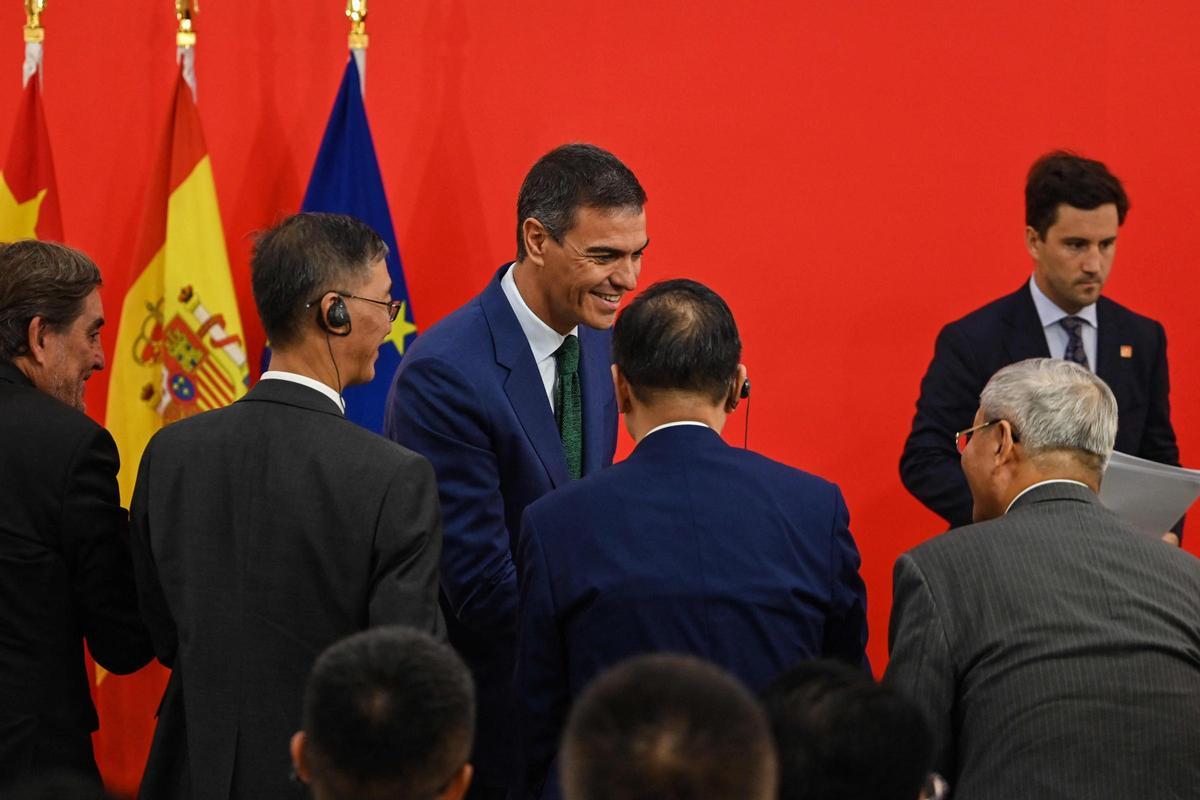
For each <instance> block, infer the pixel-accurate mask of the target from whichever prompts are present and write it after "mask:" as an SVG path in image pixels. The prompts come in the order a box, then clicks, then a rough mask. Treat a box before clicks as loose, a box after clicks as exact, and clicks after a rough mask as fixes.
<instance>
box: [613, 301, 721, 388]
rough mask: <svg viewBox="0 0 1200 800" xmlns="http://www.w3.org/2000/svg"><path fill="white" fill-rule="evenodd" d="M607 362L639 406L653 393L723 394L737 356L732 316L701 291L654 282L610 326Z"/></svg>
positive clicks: (718, 302)
mask: <svg viewBox="0 0 1200 800" xmlns="http://www.w3.org/2000/svg"><path fill="white" fill-rule="evenodd" d="M612 350H613V363H614V364H616V365H617V367H619V368H620V370H621V373H622V374H623V375H624V376H625V379H626V380H627V381H629V385H630V387H631V388H632V389H633V391H634V393H635V394H636V395H637V396H638V397H639V398H640V399H642V400H643V401H644V400H645V399H646V397H647V396H648V395H649V394H650V393H653V392H654V391H655V390H677V391H688V392H697V393H702V394H704V395H705V396H707V397H708V398H709V399H711V400H712V401H713V402H718V401H720V400H721V398H723V397H725V396H726V395H728V393H729V388H730V385H731V383H732V381H733V379H734V378H735V377H736V375H737V367H738V361H739V360H740V359H741V357H742V340H741V338H740V337H739V336H738V329H737V323H735V322H734V321H733V312H731V311H730V310H729V306H727V305H726V304H725V301H724V300H722V299H721V297H720V295H718V294H717V293H716V292H714V291H713V290H712V289H709V288H708V287H707V286H705V285H703V284H701V283H697V282H696V281H691V280H687V279H683V278H679V279H675V280H669V281H660V282H659V283H656V284H654V285H653V286H651V287H650V288H649V289H647V290H646V291H644V292H642V293H641V294H639V295H638V296H637V297H636V298H634V300H633V302H631V303H630V304H629V305H628V306H626V308H625V310H624V311H622V312H621V314H620V316H618V317H617V322H616V325H614V326H613V340H612Z"/></svg>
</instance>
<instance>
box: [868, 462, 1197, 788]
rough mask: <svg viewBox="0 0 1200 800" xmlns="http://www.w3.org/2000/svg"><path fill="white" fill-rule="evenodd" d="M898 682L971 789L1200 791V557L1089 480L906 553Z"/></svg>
mask: <svg viewBox="0 0 1200 800" xmlns="http://www.w3.org/2000/svg"><path fill="white" fill-rule="evenodd" d="M893 588H894V599H893V605H892V619H891V629H890V631H889V642H888V644H889V649H890V652H891V662H890V663H889V664H888V668H887V673H886V675H885V676H884V680H885V681H887V682H889V683H891V684H892V685H893V686H895V688H896V689H898V690H899V691H901V692H903V693H904V694H906V695H908V696H910V697H911V698H913V699H914V700H916V701H917V703H918V704H919V705H920V706H921V707H922V709H923V710H924V711H925V713H926V715H927V717H928V719H929V721H930V723H931V725H932V728H933V733H934V741H935V752H936V764H935V769H937V770H938V771H939V772H941V773H942V774H943V775H945V776H946V777H947V778H948V779H950V782H951V787H952V788H953V790H954V797H955V800H972V799H973V798H1004V799H1005V800H1011V798H1014V797H1036V798H1059V797H1061V798H1082V797H1097V798H1098V797H1114V798H1115V797H1121V798H1126V797H1155V798H1170V797H1180V798H1182V797H1195V795H1196V792H1197V791H1200V561H1198V560H1197V559H1196V558H1195V557H1194V556H1192V555H1190V554H1189V553H1186V552H1183V551H1181V550H1180V549H1178V548H1176V547H1171V546H1169V545H1167V544H1164V543H1163V542H1162V541H1160V540H1159V539H1157V538H1155V537H1148V536H1144V535H1141V534H1137V533H1135V532H1134V531H1133V530H1132V529H1131V528H1129V527H1127V526H1126V525H1125V524H1124V523H1123V522H1121V520H1119V519H1118V518H1117V517H1116V516H1115V515H1114V514H1112V513H1111V512H1110V511H1108V510H1107V509H1105V508H1104V507H1103V506H1102V505H1100V503H1099V501H1098V500H1097V498H1096V496H1095V494H1094V493H1092V492H1091V491H1090V490H1088V489H1086V488H1085V487H1082V486H1079V485H1077V484H1068V483H1052V484H1045V485H1042V486H1038V487H1036V488H1034V489H1032V490H1031V491H1029V492H1028V493H1027V494H1025V495H1024V496H1022V497H1021V498H1020V499H1019V500H1018V501H1017V502H1016V503H1015V504H1014V505H1013V507H1012V509H1011V510H1010V511H1009V513H1008V514H1006V515H1005V516H1003V517H1000V518H998V519H995V520H990V521H988V522H983V523H980V524H977V525H970V526H967V527H964V528H959V529H957V530H954V531H951V532H949V533H946V534H943V535H941V536H938V537H937V538H935V539H932V540H930V541H928V542H926V543H924V544H922V545H920V546H919V547H917V548H915V549H913V550H911V551H910V552H908V553H906V554H904V555H902V556H900V558H899V560H898V561H897V562H896V570H895V577H894V584H893Z"/></svg>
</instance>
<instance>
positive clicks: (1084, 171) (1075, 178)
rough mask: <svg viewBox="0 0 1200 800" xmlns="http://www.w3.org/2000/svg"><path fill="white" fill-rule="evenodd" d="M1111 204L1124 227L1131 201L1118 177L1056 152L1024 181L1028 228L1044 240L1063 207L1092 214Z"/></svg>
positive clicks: (1040, 161) (1088, 161) (1096, 165)
mask: <svg viewBox="0 0 1200 800" xmlns="http://www.w3.org/2000/svg"><path fill="white" fill-rule="evenodd" d="M1108 203H1112V204H1113V205H1115V206H1116V207H1117V224H1119V225H1120V224H1124V223H1125V214H1126V213H1127V212H1128V211H1129V198H1128V197H1126V196H1125V188H1124V187H1123V186H1121V181H1120V180H1118V179H1117V176H1116V175H1113V174H1112V173H1111V172H1109V171H1108V167H1106V166H1105V165H1104V164H1103V163H1101V162H1099V161H1093V160H1092V159H1090V158H1083V157H1082V156H1077V155H1075V154H1074V153H1069V152H1067V151H1065V150H1055V151H1054V152H1051V153H1047V154H1046V155H1044V156H1042V157H1041V158H1039V159H1038V160H1037V161H1035V162H1033V166H1032V167H1030V168H1029V175H1028V177H1027V178H1026V180H1025V224H1026V225H1028V226H1029V227H1031V228H1033V229H1034V230H1035V231H1037V233H1038V236H1039V237H1040V238H1042V239H1045V238H1046V231H1048V230H1050V227H1051V226H1052V225H1053V224H1054V223H1055V222H1057V221H1058V207H1059V206H1060V205H1063V204H1066V205H1068V206H1071V207H1073V208H1078V209H1080V210H1082V211H1091V210H1092V209H1094V208H1099V207H1100V206H1102V205H1106V204H1108Z"/></svg>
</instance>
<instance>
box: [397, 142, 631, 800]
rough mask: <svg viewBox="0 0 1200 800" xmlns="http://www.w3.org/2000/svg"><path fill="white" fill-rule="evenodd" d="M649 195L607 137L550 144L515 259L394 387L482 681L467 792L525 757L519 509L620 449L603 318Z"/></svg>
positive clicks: (466, 654) (488, 790) (454, 614)
mask: <svg viewBox="0 0 1200 800" xmlns="http://www.w3.org/2000/svg"><path fill="white" fill-rule="evenodd" d="M645 202H646V193H645V192H644V191H643V190H642V187H641V185H640V184H639V183H638V180H637V178H636V177H635V176H634V174H633V172H631V171H630V170H629V168H628V167H626V166H625V165H624V164H622V163H621V162H620V160H618V159H617V158H616V157H615V156H614V155H612V154H611V153H608V152H606V151H604V150H601V149H600V148H598V147H595V146H593V145H588V144H569V145H563V146H562V147H559V148H556V149H554V150H552V151H550V152H549V153H547V154H546V155H545V156H543V157H542V158H541V159H539V160H538V162H537V163H536V164H534V165H533V167H532V169H530V171H529V174H528V175H527V176H526V177H525V181H524V183H522V185H521V191H520V194H519V196H518V198H517V260H516V261H515V262H513V263H510V264H506V265H504V266H503V267H501V268H500V270H499V271H498V272H497V273H496V275H495V277H493V279H492V280H491V282H490V283H489V284H488V286H487V287H486V288H485V289H484V290H483V293H482V294H480V295H479V296H478V297H476V298H475V299H473V300H471V301H470V302H469V303H467V304H466V305H465V306H463V307H462V308H460V309H459V310H458V311H456V312H454V313H453V314H451V315H450V316H449V317H447V318H445V319H444V320H442V321H441V322H439V323H438V324H437V325H435V326H433V327H432V328H430V329H429V330H428V331H426V332H425V333H424V334H422V335H421V336H419V337H418V338H417V340H416V342H415V343H414V344H413V346H412V347H411V348H410V349H409V351H408V353H406V354H405V357H404V361H403V362H402V363H401V365H400V369H399V370H398V371H397V373H396V378H395V382H394V384H393V386H392V391H391V395H390V397H389V398H388V409H387V413H386V415H385V419H384V432H385V433H386V434H387V435H388V436H390V437H391V438H392V439H394V440H395V441H397V442H399V443H400V444H402V445H404V446H405V447H409V448H412V449H413V450H415V451H417V452H418V453H421V454H422V455H424V456H425V457H427V458H428V459H429V460H430V461H431V462H432V463H433V468H434V470H435V472H436V473H437V479H438V490H439V494H440V496H441V501H442V512H443V514H444V518H445V548H444V551H443V555H442V564H441V589H442V607H443V609H444V610H445V612H446V619H447V627H448V630H449V635H450V642H451V643H452V644H453V645H454V646H455V648H457V649H458V651H459V652H460V653H462V655H463V658H464V659H465V660H466V662H467V664H468V665H469V666H470V667H471V671H472V673H473V674H474V676H475V682H476V686H477V688H478V703H479V714H478V732H477V736H476V744H475V753H474V755H473V756H472V761H473V763H474V764H475V769H476V775H475V781H474V783H473V784H472V786H471V797H472V798H486V797H494V798H503V797H504V795H505V794H506V792H507V790H508V787H509V785H510V783H511V780H512V773H513V763H514V761H515V759H516V747H515V739H516V733H515V730H514V728H513V724H512V721H513V717H514V715H515V711H514V708H513V703H512V694H511V693H512V678H513V662H514V647H515V642H516V621H517V576H516V570H515V568H514V567H513V560H512V554H513V552H515V551H516V548H517V535H518V533H519V530H520V522H521V512H523V511H524V510H525V506H527V505H528V504H529V503H531V502H532V501H534V500H536V499H537V498H539V497H541V496H542V495H543V494H545V493H547V492H549V491H550V490H551V489H553V488H555V487H559V486H564V485H566V484H567V483H569V482H570V481H571V480H572V479H574V478H578V477H580V476H582V475H591V474H593V473H595V472H598V471H599V470H600V469H602V468H603V467H606V466H608V465H609V464H611V463H612V458H613V451H614V450H615V449H616V440H617V410H616V403H615V401H614V399H613V389H612V379H611V378H610V376H609V371H608V370H609V364H610V363H611V362H610V355H609V340H610V337H609V332H608V328H609V327H610V326H611V325H612V323H613V319H614V317H615V315H616V311H617V307H618V306H619V305H620V302H621V298H622V297H623V296H624V294H625V293H626V292H630V291H633V289H634V288H635V287H636V286H637V278H638V273H639V271H640V270H641V263H642V252H643V251H644V250H645V249H646V245H647V244H648V242H649V240H648V239H647V238H646V216H645V213H644V212H643V210H642V207H643V205H644V204H645Z"/></svg>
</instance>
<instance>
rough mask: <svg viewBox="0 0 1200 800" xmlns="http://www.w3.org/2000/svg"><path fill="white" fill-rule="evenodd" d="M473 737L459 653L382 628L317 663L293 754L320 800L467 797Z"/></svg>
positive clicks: (471, 706) (468, 688) (469, 688)
mask: <svg viewBox="0 0 1200 800" xmlns="http://www.w3.org/2000/svg"><path fill="white" fill-rule="evenodd" d="M474 729H475V690H474V686H473V684H472V682H471V675H470V673H469V672H468V671H467V668H466V666H465V665H464V664H463V662H462V660H461V659H460V658H459V657H458V655H457V654H456V653H455V652H454V651H453V650H452V649H450V648H449V647H448V646H446V645H444V644H442V643H441V642H438V641H437V640H435V639H433V638H432V637H431V636H428V635H427V634H424V633H420V632H418V631H415V630H409V629H406V628H399V627H385V628H373V629H371V630H368V631H364V632H363V633H359V634H356V635H354V636H351V637H349V638H347V639H343V640H342V641H340V642H338V643H336V644H334V645H333V646H331V647H330V648H329V649H328V650H326V651H325V652H324V653H322V654H321V656H320V658H318V659H317V662H316V664H315V665H314V667H313V671H312V674H311V675H310V676H309V679H308V686H307V688H306V689H305V693H304V718H303V729H302V731H301V732H300V733H298V734H296V736H295V737H294V738H293V740H292V756H293V760H294V761H295V763H296V766H297V771H298V772H299V773H300V775H301V777H302V778H304V779H305V780H306V781H307V782H309V783H310V784H311V785H312V788H313V795H314V797H316V798H317V800H352V799H361V800H374V798H385V797H386V798H395V797H407V798H414V799H417V798H429V799H430V800H432V799H433V798H438V797H458V796H461V794H462V792H465V791H466V788H467V784H468V783H469V782H470V776H471V768H470V766H469V765H468V764H467V758H468V756H469V755H470V752H471V743H472V741H473V738H474Z"/></svg>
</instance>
